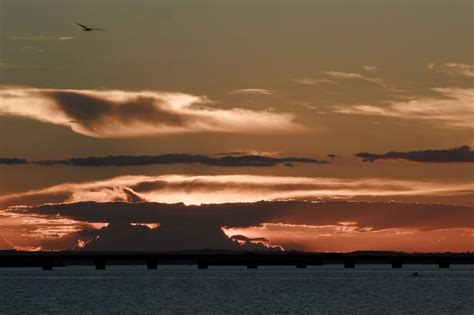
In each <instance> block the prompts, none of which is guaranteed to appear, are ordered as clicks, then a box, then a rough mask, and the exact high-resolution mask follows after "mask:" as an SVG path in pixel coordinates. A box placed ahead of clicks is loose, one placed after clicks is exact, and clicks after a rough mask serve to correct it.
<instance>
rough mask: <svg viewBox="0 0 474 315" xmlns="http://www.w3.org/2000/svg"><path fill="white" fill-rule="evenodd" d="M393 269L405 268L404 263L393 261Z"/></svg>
mask: <svg viewBox="0 0 474 315" xmlns="http://www.w3.org/2000/svg"><path fill="white" fill-rule="evenodd" d="M392 268H403V263H402V262H401V261H392Z"/></svg>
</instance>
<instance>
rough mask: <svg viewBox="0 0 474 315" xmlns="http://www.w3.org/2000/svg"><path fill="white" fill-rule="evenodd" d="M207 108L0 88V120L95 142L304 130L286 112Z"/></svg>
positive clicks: (141, 97)
mask: <svg viewBox="0 0 474 315" xmlns="http://www.w3.org/2000/svg"><path fill="white" fill-rule="evenodd" d="M210 103H211V102H210V101H209V100H208V99H207V98H206V97H203V96H194V95H190V94H184V93H171V92H157V91H138V92H137V91H119V90H74V89H37V88H20V87H3V88H1V89H0V115H7V116H19V117H27V118H31V119H35V120H39V121H41V122H45V123H50V124H56V125H62V126H66V127H69V128H71V129H72V130H73V131H74V132H76V133H79V134H82V135H86V136H91V137H98V138H131V137H141V136H156V135H164V134H179V133H201V132H221V133H240V134H268V133H293V132H301V131H303V130H305V128H304V127H302V126H301V125H299V124H298V123H296V122H295V117H294V116H293V115H292V114H289V113H275V112H271V111H253V110H248V109H243V108H233V109H218V108H215V107H211V106H210Z"/></svg>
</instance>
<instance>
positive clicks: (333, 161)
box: [0, 0, 474, 251]
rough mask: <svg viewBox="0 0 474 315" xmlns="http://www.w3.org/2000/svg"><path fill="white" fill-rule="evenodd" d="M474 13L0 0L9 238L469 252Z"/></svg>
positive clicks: (357, 2)
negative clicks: (91, 29)
mask: <svg viewBox="0 0 474 315" xmlns="http://www.w3.org/2000/svg"><path fill="white" fill-rule="evenodd" d="M473 9H474V8H473V2H472V1H471V0H466V1H463V0H453V1H438V0H432V1H423V0H415V1H403V0H334V1H330V0H314V1H309V0H308V1H299V0H296V1H290V0H288V1H284V0H281V1H278V0H242V1H238V0H223V1H218V0H214V1H194V0H175V1H173V0H157V1H145V0H139V1H132V0H127V1H126V0H120V1H112V0H96V1H92V0H82V1H79V0H70V1H64V0H2V1H0V249H11V248H15V249H22V250H40V249H43V250H63V249H91V250H156V251H161V250H183V249H203V248H216V249H243V250H247V249H249V250H251V249H265V248H274V249H276V250H278V249H283V250H291V249H297V250H305V251H354V250H398V251H474V180H473V179H474V168H473V162H474V151H473V150H472V149H471V147H474V133H473V131H474V123H473V122H474V84H473V83H474V81H473V79H474V57H473V56H474V51H473V29H474V28H473V27H474V25H473V23H474V22H473V21H474V19H473ZM75 22H79V23H81V24H85V25H87V26H90V27H97V28H101V29H103V30H102V31H93V32H83V31H82V30H81V27H80V26H78V25H76V24H75Z"/></svg>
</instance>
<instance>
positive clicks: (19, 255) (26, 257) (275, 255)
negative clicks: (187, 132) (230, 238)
mask: <svg viewBox="0 0 474 315" xmlns="http://www.w3.org/2000/svg"><path fill="white" fill-rule="evenodd" d="M334 264H340V265H343V266H344V267H345V268H355V267H356V266H357V265H368V264H378V265H380V264H386V265H389V266H391V267H392V268H403V266H404V265H413V264H416V265H438V267H439V268H449V267H450V266H451V265H455V264H462V265H474V253H434V254H429V253H427V254H423V253H415V254H410V253H385V252H368V253H364V252H361V253H358V252H355V253H299V252H296V253H294V252H250V253H245V252H225V253H207V252H200V251H197V252H178V253H152V252H87V251H62V252H46V251H42V252H21V251H0V267H39V268H42V269H43V270H52V269H53V268H55V267H64V266H80V265H82V266H84V265H90V266H95V268H96V269H97V270H103V269H106V267H107V266H110V265H144V266H146V267H147V268H148V269H157V268H158V266H159V265H195V266H197V268H198V269H207V268H209V267H210V266H244V267H247V268H249V269H255V268H258V267H259V266H295V267H296V268H301V269H303V268H306V267H307V266H321V265H334Z"/></svg>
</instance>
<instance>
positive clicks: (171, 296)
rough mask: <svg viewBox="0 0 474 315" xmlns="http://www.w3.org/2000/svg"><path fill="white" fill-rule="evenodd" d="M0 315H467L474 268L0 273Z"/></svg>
mask: <svg viewBox="0 0 474 315" xmlns="http://www.w3.org/2000/svg"><path fill="white" fill-rule="evenodd" d="M414 271H418V273H419V274H420V276H418V277H413V276H412V273H413V272H414ZM0 313H1V314H2V315H4V314H19V313H32V314H33V313H34V314H41V313H67V314H71V313H76V314H90V313H94V314H103V313H137V314H138V313H141V314H142V313H164V314H177V313H178V314H180V313H181V314H182V313H205V314H209V313H211V314H223V313H227V314H242V313H260V314H264V313H265V314H266V313H298V314H387V313H390V314H404V313H410V314H471V315H472V314H474V266H452V267H451V268H450V269H438V268H437V266H404V268H403V269H391V268H390V266H386V265H385V266H357V267H356V269H353V270H348V269H344V268H343V267H342V266H340V265H334V266H315V267H308V268H307V269H295V268H294V267H259V268H258V269H256V270H254V269H250V270H247V269H246V268H245V267H214V268H213V267H211V268H209V269H207V270H198V269H197V268H196V267H195V266H159V269H158V270H146V269H145V267H144V266H123V267H121V266H112V267H108V269H107V270H101V271H96V270H94V269H93V267H92V266H91V267H67V268H56V269H54V270H53V271H42V270H40V269H38V268H25V269H20V268H18V269H1V268H0Z"/></svg>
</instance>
